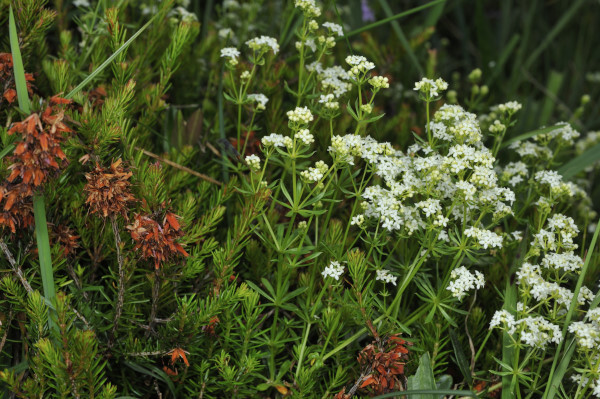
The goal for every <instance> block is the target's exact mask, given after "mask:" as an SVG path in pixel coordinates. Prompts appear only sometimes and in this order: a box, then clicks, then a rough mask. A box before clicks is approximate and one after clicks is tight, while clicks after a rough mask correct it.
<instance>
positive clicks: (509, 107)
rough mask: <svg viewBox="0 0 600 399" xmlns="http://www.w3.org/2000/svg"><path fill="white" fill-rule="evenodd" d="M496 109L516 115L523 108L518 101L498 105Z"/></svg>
mask: <svg viewBox="0 0 600 399" xmlns="http://www.w3.org/2000/svg"><path fill="white" fill-rule="evenodd" d="M496 107H497V109H498V111H500V112H505V113H507V114H510V115H512V114H514V113H515V112H517V111H518V110H520V109H521V108H523V106H522V105H521V104H520V103H519V102H517V101H509V102H507V103H505V104H498V105H496Z"/></svg>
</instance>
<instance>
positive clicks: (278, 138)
mask: <svg viewBox="0 0 600 399" xmlns="http://www.w3.org/2000/svg"><path fill="white" fill-rule="evenodd" d="M260 142H261V143H262V145H263V146H265V147H286V148H292V147H293V146H294V140H292V138H291V137H288V136H283V135H281V134H277V133H271V134H269V135H268V136H265V137H263V138H262V139H261V140H260Z"/></svg>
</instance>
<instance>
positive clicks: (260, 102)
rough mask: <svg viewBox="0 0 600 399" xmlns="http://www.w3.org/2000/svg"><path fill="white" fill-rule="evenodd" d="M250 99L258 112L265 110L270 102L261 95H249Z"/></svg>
mask: <svg viewBox="0 0 600 399" xmlns="http://www.w3.org/2000/svg"><path fill="white" fill-rule="evenodd" d="M248 99H250V100H252V101H254V102H255V103H256V109H257V110H264V109H265V108H266V105H267V103H268V102H269V98H268V97H267V96H265V95H264V94H261V93H255V94H248Z"/></svg>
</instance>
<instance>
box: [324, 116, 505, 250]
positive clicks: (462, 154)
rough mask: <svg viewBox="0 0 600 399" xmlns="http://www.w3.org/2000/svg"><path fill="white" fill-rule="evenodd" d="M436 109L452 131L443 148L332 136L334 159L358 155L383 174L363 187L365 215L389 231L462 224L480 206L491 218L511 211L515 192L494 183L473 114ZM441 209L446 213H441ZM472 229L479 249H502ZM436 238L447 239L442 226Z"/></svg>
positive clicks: (493, 238) (350, 159)
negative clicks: (399, 147) (401, 146)
mask: <svg viewBox="0 0 600 399" xmlns="http://www.w3.org/2000/svg"><path fill="white" fill-rule="evenodd" d="M438 113H440V116H439V117H438V116H437V113H436V115H435V116H434V119H435V118H436V117H437V118H438V119H437V121H439V122H440V123H441V124H442V125H443V126H444V129H445V130H446V132H452V134H450V133H448V136H447V137H446V139H447V140H448V142H449V143H448V144H444V146H445V147H446V148H447V150H444V147H441V148H440V149H436V150H434V149H432V148H431V147H429V145H427V144H414V145H412V146H410V147H409V148H408V151H407V153H406V154H405V153H403V152H402V151H397V150H395V149H394V148H393V147H392V146H391V145H390V144H389V143H378V142H377V141H376V140H374V139H373V138H371V137H369V136H366V137H361V136H358V135H346V136H334V137H332V140H331V146H330V147H329V152H330V154H331V155H332V157H333V159H334V161H335V162H336V163H338V164H344V163H347V164H350V165H354V163H355V162H356V158H357V157H358V158H361V159H362V160H363V161H364V162H366V163H367V166H368V167H369V168H370V169H371V170H372V171H373V173H374V174H375V175H377V176H379V177H381V178H382V180H383V184H382V185H381V186H379V185H376V186H370V187H367V188H366V190H365V191H364V193H363V196H362V197H363V199H364V200H365V201H364V203H363V210H364V212H363V215H364V217H365V218H372V219H375V220H377V221H378V222H379V223H381V226H382V227H383V228H385V229H387V230H388V231H398V232H400V233H404V234H407V235H412V234H413V233H414V232H415V231H422V230H424V229H427V228H435V229H436V230H438V229H441V228H447V225H448V224H449V223H451V219H452V218H453V219H454V221H456V222H457V223H462V225H463V226H464V225H466V224H468V223H469V222H470V221H473V222H474V221H475V220H477V219H478V218H479V215H480V214H481V212H483V210H486V211H485V212H490V213H493V217H494V219H495V220H499V219H500V218H502V217H504V216H506V215H508V214H511V213H512V208H511V206H510V205H512V203H513V202H514V201H515V194H514V192H513V191H512V190H510V189H508V188H505V187H499V186H498V181H499V179H498V177H497V174H496V172H495V171H494V169H493V165H494V161H495V159H494V157H493V156H492V154H491V152H490V151H489V150H488V149H487V148H485V146H484V145H483V143H482V142H481V132H480V129H479V126H478V124H477V120H476V118H475V116H474V115H472V114H469V113H467V112H465V111H464V110H463V109H462V108H461V107H446V106H445V108H444V107H442V109H441V110H440V111H438ZM444 153H445V154H444ZM455 201H458V202H455ZM451 204H454V206H451ZM457 204H458V205H457ZM444 209H447V212H449V213H450V214H444ZM473 222H471V224H473ZM475 227H476V226H473V228H469V230H468V233H469V234H471V235H472V236H473V237H475V238H477V241H478V242H479V243H480V245H481V246H482V247H483V248H486V249H488V248H492V247H496V248H499V247H501V245H502V237H501V236H499V235H498V234H496V233H493V232H491V231H487V230H482V229H481V228H475ZM461 228H462V226H461ZM438 237H439V238H438V239H439V240H447V239H448V238H449V237H448V234H447V232H446V231H443V230H439V236H438Z"/></svg>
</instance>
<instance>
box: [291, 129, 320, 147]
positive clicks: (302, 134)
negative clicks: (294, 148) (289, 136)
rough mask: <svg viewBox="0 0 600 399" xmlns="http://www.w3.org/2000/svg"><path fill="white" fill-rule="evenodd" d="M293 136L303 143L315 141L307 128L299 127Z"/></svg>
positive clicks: (307, 143) (309, 143)
mask: <svg viewBox="0 0 600 399" xmlns="http://www.w3.org/2000/svg"><path fill="white" fill-rule="evenodd" d="M295 137H296V138H297V139H299V140H300V141H301V142H302V143H304V145H311V144H312V143H314V142H315V138H314V136H313V135H312V134H311V133H310V131H309V130H308V129H300V130H298V132H297V133H296V135H295Z"/></svg>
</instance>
